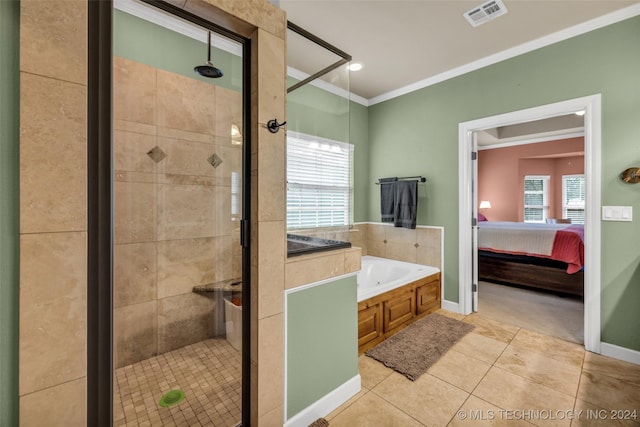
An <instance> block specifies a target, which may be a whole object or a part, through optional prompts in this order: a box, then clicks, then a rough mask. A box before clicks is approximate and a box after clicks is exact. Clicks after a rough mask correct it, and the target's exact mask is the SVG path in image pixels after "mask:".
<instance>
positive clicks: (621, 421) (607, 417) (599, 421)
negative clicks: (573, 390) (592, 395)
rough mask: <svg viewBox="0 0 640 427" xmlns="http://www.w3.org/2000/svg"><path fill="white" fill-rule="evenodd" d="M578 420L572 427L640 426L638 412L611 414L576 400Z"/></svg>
mask: <svg viewBox="0 0 640 427" xmlns="http://www.w3.org/2000/svg"><path fill="white" fill-rule="evenodd" d="M574 412H575V414H576V419H575V420H574V421H572V422H571V427H609V426H625V427H638V426H640V413H638V412H636V415H633V412H618V411H615V412H611V410H609V409H603V408H600V407H598V406H596V405H592V404H591V403H589V402H585V401H583V400H580V399H577V400H576V407H575V411H574Z"/></svg>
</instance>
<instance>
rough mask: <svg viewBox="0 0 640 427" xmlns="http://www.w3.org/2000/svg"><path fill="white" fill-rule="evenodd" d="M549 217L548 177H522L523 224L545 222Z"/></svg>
mask: <svg viewBox="0 0 640 427" xmlns="http://www.w3.org/2000/svg"><path fill="white" fill-rule="evenodd" d="M548 217H549V176H532V175H527V176H525V177H524V222H545V221H546V219H547V218H548Z"/></svg>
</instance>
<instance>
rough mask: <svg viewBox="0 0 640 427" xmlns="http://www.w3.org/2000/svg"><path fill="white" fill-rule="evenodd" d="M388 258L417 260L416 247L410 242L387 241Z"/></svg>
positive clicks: (407, 260)
mask: <svg viewBox="0 0 640 427" xmlns="http://www.w3.org/2000/svg"><path fill="white" fill-rule="evenodd" d="M385 257H386V258H390V259H395V260H398V261H404V262H412V263H415V262H416V247H415V246H413V244H408V243H396V242H387V244H386V255H385Z"/></svg>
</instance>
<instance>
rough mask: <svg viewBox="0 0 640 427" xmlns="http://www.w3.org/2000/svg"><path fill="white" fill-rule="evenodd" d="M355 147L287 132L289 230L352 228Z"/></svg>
mask: <svg viewBox="0 0 640 427" xmlns="http://www.w3.org/2000/svg"><path fill="white" fill-rule="evenodd" d="M352 165H353V145H352V144H349V143H345V142H340V141H333V140H329V139H326V138H320V137H316V136H311V135H305V134H302V133H298V132H292V131H288V132H287V229H293V228H317V227H333V226H345V225H349V218H350V209H349V208H350V204H351V198H352V193H353V185H352V173H351V171H352V169H353V167H352Z"/></svg>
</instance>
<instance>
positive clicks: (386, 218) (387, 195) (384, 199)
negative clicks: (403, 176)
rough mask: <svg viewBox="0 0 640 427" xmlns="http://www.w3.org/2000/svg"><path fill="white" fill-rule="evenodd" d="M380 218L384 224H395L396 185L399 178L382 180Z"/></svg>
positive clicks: (380, 180)
mask: <svg viewBox="0 0 640 427" xmlns="http://www.w3.org/2000/svg"><path fill="white" fill-rule="evenodd" d="M378 181H379V182H380V216H381V217H382V222H393V220H394V211H395V183H396V181H398V178H397V177H393V178H380V179H379V180H378Z"/></svg>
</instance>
